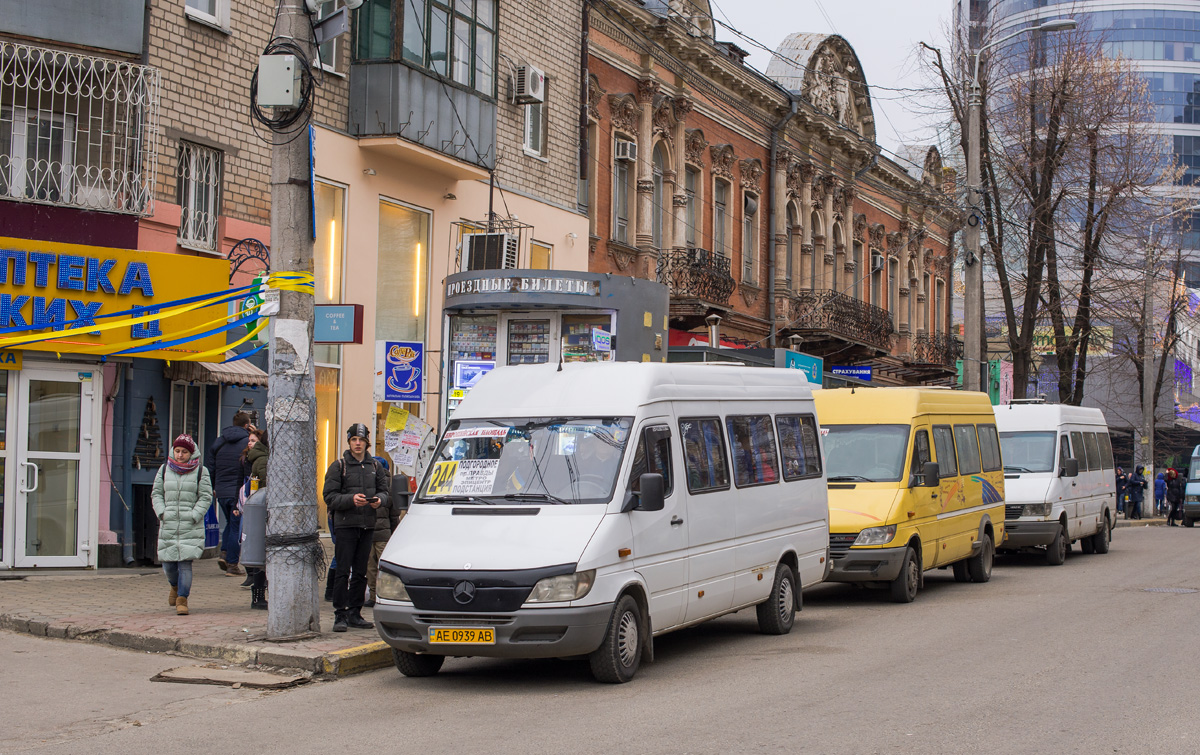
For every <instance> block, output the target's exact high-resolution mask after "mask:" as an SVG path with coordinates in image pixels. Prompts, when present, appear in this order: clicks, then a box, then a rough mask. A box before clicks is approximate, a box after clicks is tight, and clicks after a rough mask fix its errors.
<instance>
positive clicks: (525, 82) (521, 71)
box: [513, 66, 546, 105]
mask: <svg viewBox="0 0 1200 755" xmlns="http://www.w3.org/2000/svg"><path fill="white" fill-rule="evenodd" d="M513 99H514V100H516V102H517V104H518V105H536V104H538V103H539V102H545V101H546V74H545V73H543V72H542V71H540V70H538V69H537V68H534V67H533V66H517V83H516V93H515V94H514V95H513Z"/></svg>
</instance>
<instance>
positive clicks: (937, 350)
mask: <svg viewBox="0 0 1200 755" xmlns="http://www.w3.org/2000/svg"><path fill="white" fill-rule="evenodd" d="M910 352H911V356H912V361H913V362H916V363H918V364H936V365H941V366H943V367H953V366H954V363H955V362H956V361H957V360H958V359H959V358H960V357H962V353H963V345H962V341H960V340H958V339H957V338H954V337H953V336H949V335H946V334H945V333H934V334H929V333H924V334H920V335H916V336H913V340H912V348H911V349H910Z"/></svg>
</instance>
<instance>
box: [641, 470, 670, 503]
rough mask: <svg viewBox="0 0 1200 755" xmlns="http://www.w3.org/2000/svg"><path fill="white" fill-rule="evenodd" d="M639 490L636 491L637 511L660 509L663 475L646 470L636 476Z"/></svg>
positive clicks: (663, 488)
mask: <svg viewBox="0 0 1200 755" xmlns="http://www.w3.org/2000/svg"><path fill="white" fill-rule="evenodd" d="M638 483H639V486H640V487H641V489H642V490H641V492H640V493H638V505H637V510H638V511H662V510H663V506H664V505H665V504H664V502H663V499H664V497H665V496H664V494H663V493H664V490H665V484H664V483H663V476H662V475H660V474H658V473H656V472H647V473H646V474H644V475H642V476H641V477H639V478H638Z"/></svg>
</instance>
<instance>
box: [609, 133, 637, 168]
mask: <svg viewBox="0 0 1200 755" xmlns="http://www.w3.org/2000/svg"><path fill="white" fill-rule="evenodd" d="M613 159H614V160H620V161H622V162H627V163H633V162H637V142H627V141H625V140H624V139H618V140H617V144H616V153H615V154H614V155H613Z"/></svg>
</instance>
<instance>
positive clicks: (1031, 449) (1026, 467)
mask: <svg viewBox="0 0 1200 755" xmlns="http://www.w3.org/2000/svg"><path fill="white" fill-rule="evenodd" d="M1054 436H1055V432H1054V431H1053V430H1038V431H1036V432H1034V431H1029V432H1020V433H1000V453H1001V455H1002V456H1003V457H1004V471H1005V472H1053V471H1054V440H1055V439H1054Z"/></svg>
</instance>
